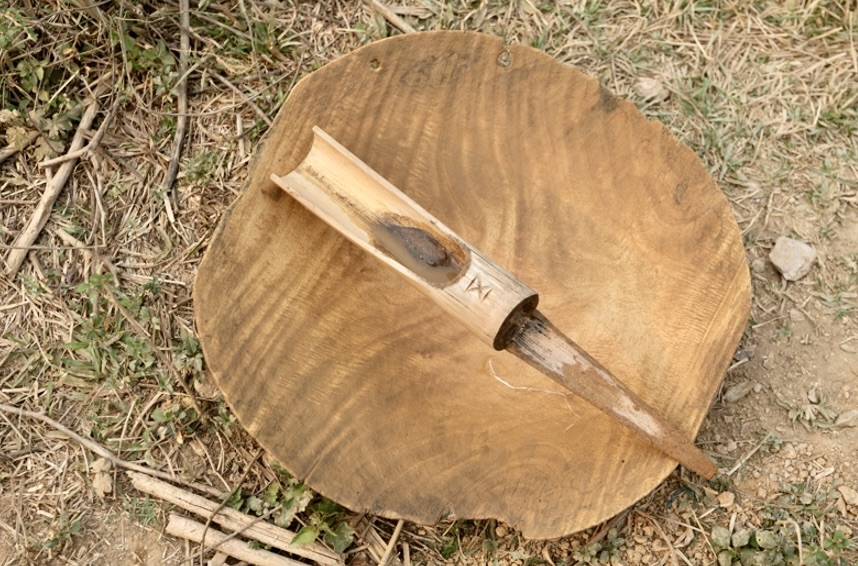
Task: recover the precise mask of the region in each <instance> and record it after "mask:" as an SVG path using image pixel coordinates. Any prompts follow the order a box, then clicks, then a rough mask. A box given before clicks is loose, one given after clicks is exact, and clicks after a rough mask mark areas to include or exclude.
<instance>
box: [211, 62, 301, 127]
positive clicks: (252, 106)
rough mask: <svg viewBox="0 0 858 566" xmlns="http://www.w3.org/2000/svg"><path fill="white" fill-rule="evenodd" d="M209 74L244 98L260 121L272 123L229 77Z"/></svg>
mask: <svg viewBox="0 0 858 566" xmlns="http://www.w3.org/2000/svg"><path fill="white" fill-rule="evenodd" d="M299 69H300V67H299ZM210 75H211V76H212V77H214V78H216V79H217V80H219V81H220V82H222V83H223V84H224V86H226V87H227V88H229V89H230V90H232V91H233V92H234V93H236V94H237V95H238V96H240V97H241V99H242V100H244V102H245V103H246V104H248V105H249V106H250V107H251V108H253V111H254V112H256V115H257V116H259V117H260V118H262V121H263V122H265V123H266V124H267V125H268V126H270V125H271V124H272V122H271V118H269V117H268V115H266V114H265V112H263V111H262V108H260V107H259V106H258V105H257V104H256V103H255V102H254V101H253V99H252V98H250V97H249V96H247V95H246V94H244V93H243V92H242V91H241V89H240V88H238V87H237V86H235V85H234V84H232V83H231V82H230V81H229V79H227V78H226V77H223V76H221V75H219V74H218V73H210ZM287 92H288V91H287Z"/></svg>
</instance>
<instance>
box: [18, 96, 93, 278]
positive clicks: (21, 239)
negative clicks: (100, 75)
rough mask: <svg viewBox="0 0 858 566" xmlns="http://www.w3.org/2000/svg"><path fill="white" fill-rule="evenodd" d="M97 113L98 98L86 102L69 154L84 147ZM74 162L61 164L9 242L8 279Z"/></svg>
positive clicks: (23, 257)
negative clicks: (31, 213)
mask: <svg viewBox="0 0 858 566" xmlns="http://www.w3.org/2000/svg"><path fill="white" fill-rule="evenodd" d="M97 112H98V100H97V99H92V100H90V102H89V104H87V107H86V111H84V113H83V116H82V117H81V119H80V125H79V126H78V129H77V132H76V133H75V135H74V138H73V139H72V142H71V146H70V147H69V153H72V152H76V151H77V150H79V149H80V148H82V147H83V140H84V138H85V137H86V132H87V130H89V127H90V126H91V125H92V122H93V120H95V115H96V113H97ZM76 162H77V159H70V160H69V161H66V162H65V163H63V164H62V166H61V167H60V168H59V170H58V171H57V172H56V174H55V175H54V176H53V177H51V179H50V180H49V181H48V184H47V186H46V187H45V192H44V193H42V198H41V200H39V204H38V206H36V210H35V211H34V212H33V216H31V217H30V221H29V222H28V223H27V225H26V226H25V227H24V229H23V230H21V233H20V234H18V237H17V238H15V242H14V243H13V244H12V247H13V249H12V250H11V251H10V252H9V257H8V258H7V259H6V273H7V274H8V275H9V278H10V279H12V278H14V277H15V274H16V273H18V270H19V269H20V268H21V264H23V263H24V259H25V258H26V257H27V253H28V252H29V251H30V250H29V246H31V245H32V244H33V242H35V241H36V238H38V237H39V234H40V233H41V231H42V228H44V227H45V224H47V222H48V218H49V217H50V215H51V208H52V207H53V206H54V203H55V202H56V201H57V197H59V196H60V192H62V190H63V187H65V185H66V182H67V181H68V180H69V177H71V173H72V170H73V169H74V166H75V163H76Z"/></svg>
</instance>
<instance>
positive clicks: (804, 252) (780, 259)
mask: <svg viewBox="0 0 858 566" xmlns="http://www.w3.org/2000/svg"><path fill="white" fill-rule="evenodd" d="M769 259H770V260H771V262H772V264H773V265H774V266H775V268H776V269H777V270H778V271H780V272H781V275H783V277H784V279H786V280H787V281H798V280H799V279H801V278H802V277H804V276H805V275H807V274H808V272H809V271H810V268H811V266H812V265H813V262H814V261H816V250H815V249H813V248H812V247H811V246H809V245H807V244H805V243H804V242H800V241H798V240H793V239H792V238H787V237H786V236H781V237H780V238H778V239H777V241H776V242H775V247H774V248H772V251H771V253H769Z"/></svg>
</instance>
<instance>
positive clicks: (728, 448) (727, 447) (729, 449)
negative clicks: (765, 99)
mask: <svg viewBox="0 0 858 566" xmlns="http://www.w3.org/2000/svg"><path fill="white" fill-rule="evenodd" d="M738 447H739V445H738V444H736V441H735V440H730V441H728V442H727V444H726V445H725V446H724V449H725V450H726V451H727V454H729V453H730V452H733V451H735V450H736V448H738Z"/></svg>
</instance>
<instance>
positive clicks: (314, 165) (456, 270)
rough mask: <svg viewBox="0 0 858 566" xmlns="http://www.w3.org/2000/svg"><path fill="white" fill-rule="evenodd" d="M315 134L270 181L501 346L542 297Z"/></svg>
mask: <svg viewBox="0 0 858 566" xmlns="http://www.w3.org/2000/svg"><path fill="white" fill-rule="evenodd" d="M313 133H314V136H315V137H314V139H313V146H312V148H311V149H310V153H308V154H307V156H306V157H305V158H304V160H303V161H302V162H301V163H300V164H299V165H298V167H296V168H295V170H294V171H292V172H291V173H289V174H288V175H285V176H282V177H280V176H277V175H272V176H271V180H272V181H274V182H275V183H276V184H277V185H278V186H279V187H280V188H282V189H283V190H284V191H286V192H287V193H289V194H290V195H291V196H292V197H294V198H295V200H297V201H298V202H300V203H301V204H302V205H304V206H305V207H306V208H308V209H309V210H310V211H311V212H313V213H314V214H315V215H316V216H318V217H319V218H321V219H322V220H324V221H325V222H326V223H328V224H329V225H331V226H332V227H334V228H335V229H336V230H337V231H339V232H340V233H341V234H343V235H344V236H345V237H346V238H348V239H349V240H351V241H352V242H353V243H355V244H357V245H358V246H360V247H361V248H362V249H364V250H365V251H367V252H368V253H370V254H372V255H373V256H375V257H376V258H378V259H379V260H381V261H382V262H384V263H385V264H386V265H387V266H388V267H390V268H392V269H393V270H395V271H396V272H397V273H399V274H400V275H402V276H403V277H405V278H406V279H407V280H408V281H409V282H411V284H412V285H414V286H415V287H416V288H417V289H419V290H420V291H422V292H423V293H425V294H426V295H428V296H429V297H430V298H431V299H432V300H433V301H435V302H436V303H437V304H439V305H441V306H442V307H443V308H444V309H445V310H446V311H447V312H449V313H450V314H452V315H453V316H454V317H456V318H457V319H458V320H460V321H461V322H462V323H463V324H465V325H466V326H467V327H468V328H469V329H470V330H471V331H473V332H474V333H476V334H477V335H478V336H479V337H480V338H482V339H483V340H484V341H485V342H487V343H489V344H491V345H492V346H493V347H494V348H495V349H497V350H503V349H504V348H505V347H506V345H507V343H508V342H509V339H510V332H511V330H512V324H511V321H512V320H513V319H515V318H516V317H517V315H519V314H529V313H531V312H533V310H534V309H535V308H536V305H537V303H538V301H539V297H538V295H537V294H536V293H535V292H534V291H533V290H532V289H530V288H529V287H527V285H525V284H524V283H522V282H521V281H519V280H518V279H516V278H515V277H514V276H513V275H512V274H511V273H509V272H508V271H506V270H505V269H503V268H502V267H500V266H499V265H497V264H496V263H494V262H492V261H491V260H490V259H488V258H486V257H485V256H484V255H483V254H481V253H480V252H479V251H478V250H476V249H474V248H473V247H471V246H470V245H469V244H468V243H467V242H464V241H462V240H461V239H460V238H459V237H458V236H456V234H455V233H454V232H453V231H452V230H450V229H449V228H447V227H446V226H444V225H443V224H442V223H441V222H440V221H439V220H438V219H436V218H435V217H434V216H432V215H431V214H429V213H428V212H427V211H426V210H424V209H423V208H422V207H421V206H420V205H419V204H417V203H416V202H414V201H413V200H412V199H410V198H409V197H408V195H406V194H405V193H403V192H402V191H400V190H399V189H398V188H396V187H395V186H393V185H392V184H391V183H390V182H388V181H387V180H386V179H384V177H382V176H381V175H379V174H378V173H376V172H375V171H373V170H372V169H370V168H369V167H368V166H367V165H366V164H365V163H364V162H363V161H361V160H360V159H358V158H357V157H355V156H354V155H353V154H352V153H351V152H349V151H348V150H347V149H346V148H344V147H343V146H342V145H340V144H339V143H337V141H336V140H334V139H333V138H332V137H331V136H329V135H328V134H326V133H325V132H324V131H322V130H321V129H320V128H318V127H316V128H313Z"/></svg>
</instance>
